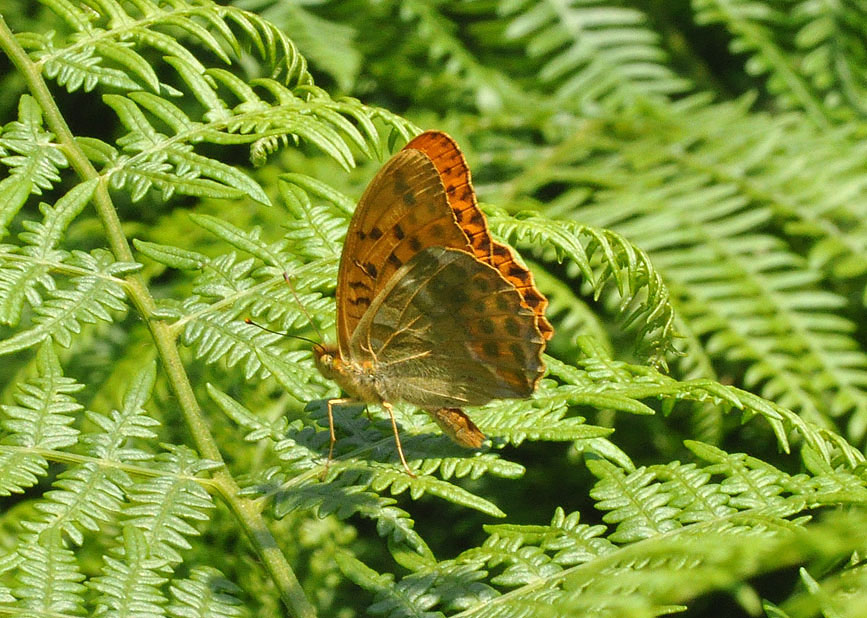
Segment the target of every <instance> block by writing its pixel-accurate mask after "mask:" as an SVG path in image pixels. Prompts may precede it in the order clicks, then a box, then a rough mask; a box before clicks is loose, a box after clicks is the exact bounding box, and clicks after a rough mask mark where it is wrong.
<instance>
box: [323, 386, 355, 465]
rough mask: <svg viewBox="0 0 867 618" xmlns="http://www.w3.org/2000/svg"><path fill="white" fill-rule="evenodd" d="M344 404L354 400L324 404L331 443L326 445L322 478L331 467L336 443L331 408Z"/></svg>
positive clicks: (333, 401)
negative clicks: (326, 450)
mask: <svg viewBox="0 0 867 618" xmlns="http://www.w3.org/2000/svg"><path fill="white" fill-rule="evenodd" d="M344 403H355V400H354V399H349V398H343V399H329V400H328V402H327V404H326V408H327V410H328V433H329V434H330V436H331V443H330V444H329V445H328V459H326V460H325V469H324V470H322V478H325V477H326V476H327V475H328V466H330V465H331V460H332V459H333V457H334V444H335V442H337V436H336V435H335V433H334V412H333V411H332V408H333V406H335V405H340V404H344Z"/></svg>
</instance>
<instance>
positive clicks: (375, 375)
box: [314, 131, 554, 475]
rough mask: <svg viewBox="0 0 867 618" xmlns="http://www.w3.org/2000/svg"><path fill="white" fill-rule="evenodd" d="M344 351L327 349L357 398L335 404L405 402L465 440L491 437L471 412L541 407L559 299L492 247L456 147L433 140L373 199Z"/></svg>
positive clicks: (345, 308)
mask: <svg viewBox="0 0 867 618" xmlns="http://www.w3.org/2000/svg"><path fill="white" fill-rule="evenodd" d="M336 296H337V346H327V345H316V346H315V348H314V360H315V361H316V366H317V368H318V369H319V371H320V372H321V373H322V375H324V376H325V377H327V378H329V379H333V380H334V381H336V382H337V383H338V384H339V385H340V387H341V388H342V389H343V390H344V391H345V392H346V394H347V395H349V398H347V399H338V400H331V401H329V402H328V421H329V426H330V430H331V450H330V451H329V455H328V458H329V461H330V460H331V455H332V451H333V448H334V441H335V434H334V420H333V415H332V405H333V404H336V403H344V402H349V401H356V402H365V403H377V404H380V405H381V406H383V407H384V408H385V409H386V411H388V413H389V416H390V417H391V423H392V428H393V430H394V437H395V441H396V443H397V450H398V454H399V455H400V460H401V463H403V466H404V468H405V469H406V471H407V472H408V473H409V474H410V475H412V471H411V470H410V468H409V465H408V464H407V462H406V458H405V457H404V454H403V449H402V447H401V444H400V436H399V435H398V431H397V424H396V423H395V420H394V413H393V411H392V407H391V404H392V402H396V401H405V402H407V403H410V404H413V405H416V406H418V407H420V408H421V409H423V410H424V411H425V412H427V413H428V414H430V415H431V417H432V418H433V419H434V420H435V421H436V422H437V424H438V425H439V426H440V428H441V429H442V430H443V431H444V432H445V433H446V434H447V435H448V436H449V437H450V438H451V439H452V440H454V441H455V442H457V443H458V444H460V445H462V446H466V447H469V448H478V447H479V446H481V444H482V442H483V440H484V439H485V436H484V434H482V432H481V431H480V430H479V428H478V427H476V425H475V424H474V423H473V421H472V420H470V418H469V417H468V416H467V415H466V414H465V413H464V412H463V410H462V409H461V408H462V407H463V406H477V405H482V404H485V403H487V402H489V401H491V400H492V399H508V398H524V397H529V396H530V395H531V394H532V393H533V391H534V390H535V388H536V385H537V384H538V382H539V380H540V379H541V377H542V374H543V373H544V372H545V365H544V363H543V362H542V351H543V350H544V349H545V343H546V341H547V340H548V339H550V338H551V335H552V334H553V332H554V331H553V328H552V327H551V324H550V323H549V322H548V320H546V319H545V308H546V307H547V305H548V301H547V299H546V298H545V297H544V296H543V295H542V294H541V293H540V292H539V291H538V290H537V289H536V288H535V286H534V285H533V276H532V275H531V274H530V272H529V271H528V270H527V269H526V268H525V267H524V266H522V265H521V264H519V263H518V262H517V261H515V258H514V254H513V253H512V250H511V249H510V248H509V247H508V246H506V245H503V244H500V243H498V242H495V241H494V240H492V239H491V235H490V233H489V232H488V226H487V221H486V219H485V216H484V214H483V213H482V211H481V210H480V209H479V207H478V204H477V202H476V197H475V193H474V191H473V187H472V183H471V181H470V171H469V168H468V167H467V163H466V160H465V159H464V156H463V155H462V154H461V151H460V149H459V148H458V147H457V144H456V143H455V141H454V140H453V139H452V138H451V137H449V136H448V135H446V134H445V133H441V132H438V131H428V132H426V133H422V134H421V135H419V136H418V137H416V138H415V139H413V140H412V141H411V142H409V143H408V144H407V145H406V146H405V147H404V149H403V150H401V151H400V152H399V153H397V154H396V155H395V156H394V157H392V158H391V159H390V160H389V161H388V162H387V163H386V164H385V165H384V166H383V167H382V169H381V170H380V171H379V173H377V175H376V176H375V177H374V179H373V180H372V181H371V182H370V185H368V187H367V190H366V191H365V192H364V195H363V196H362V197H361V201H359V203H358V207H357V208H356V209H355V214H354V215H353V217H352V221H351V222H350V224H349V230H348V232H347V234H346V241H345V243H344V245H343V254H342V256H341V259H340V268H339V271H338V275H337V294H336Z"/></svg>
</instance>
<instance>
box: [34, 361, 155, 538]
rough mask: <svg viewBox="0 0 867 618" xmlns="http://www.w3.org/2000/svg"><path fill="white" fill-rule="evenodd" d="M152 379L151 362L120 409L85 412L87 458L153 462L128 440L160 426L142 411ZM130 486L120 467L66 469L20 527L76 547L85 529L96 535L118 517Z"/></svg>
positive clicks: (146, 437) (148, 435)
mask: <svg viewBox="0 0 867 618" xmlns="http://www.w3.org/2000/svg"><path fill="white" fill-rule="evenodd" d="M155 379H156V366H155V365H154V364H153V363H150V364H149V365H147V366H145V367H144V368H143V369H142V370H141V371H140V372H139V374H138V375H137V376H135V377H134V378H133V379H132V380H131V382H130V385H129V388H128V390H127V392H126V395H125V396H124V400H123V407H122V409H121V410H115V411H113V412H112V413H111V415H109V416H106V415H103V414H98V413H96V412H92V411H87V413H86V415H87V417H88V419H89V420H90V421H92V422H93V423H94V424H95V425H96V427H97V428H98V429H97V431H94V432H87V433H85V434H83V435H82V436H81V443H82V444H83V445H84V446H85V451H86V453H87V454H88V455H91V456H93V457H95V458H97V459H100V460H104V461H110V462H118V463H123V462H129V463H137V462H142V461H147V460H149V459H151V455H150V454H149V453H147V452H146V451H144V450H142V449H141V448H137V447H136V446H133V445H131V444H128V442H129V440H130V439H132V438H140V439H144V440H153V439H154V438H156V434H155V433H154V432H153V430H152V427H154V426H156V425H159V422H158V421H156V420H154V419H152V418H150V417H149V416H148V414H147V412H146V410H145V409H144V408H143V407H142V406H143V405H144V403H145V402H146V401H147V399H148V398H149V397H150V393H151V389H152V388H153V384H154V381H155ZM131 483H132V481H131V479H130V478H129V476H128V474H127V473H126V472H125V471H123V470H122V469H121V468H119V467H112V466H100V465H97V464H96V463H94V462H86V463H83V464H81V465H78V466H73V467H70V468H68V469H67V470H66V471H64V472H62V473H61V474H60V475H59V476H58V479H57V481H55V483H54V487H55V489H52V490H51V491H49V492H47V493H46V494H45V495H44V500H42V501H40V502H37V503H36V505H35V509H36V511H37V515H36V518H35V519H34V520H32V521H25V522H22V525H23V526H24V527H25V528H26V529H27V530H29V531H30V532H33V533H35V534H43V535H44V534H50V533H49V532H46V531H57V532H65V533H66V534H67V535H69V537H70V538H71V539H72V541H73V542H74V543H75V544H77V545H80V544H81V543H82V542H83V540H84V532H83V531H84V530H91V531H95V530H98V529H99V526H100V525H101V524H102V523H104V522H108V521H112V520H113V519H114V518H115V517H116V516H117V514H118V513H119V512H120V511H121V504H122V501H123V500H124V489H123V488H124V487H128V486H129V485H130V484H131Z"/></svg>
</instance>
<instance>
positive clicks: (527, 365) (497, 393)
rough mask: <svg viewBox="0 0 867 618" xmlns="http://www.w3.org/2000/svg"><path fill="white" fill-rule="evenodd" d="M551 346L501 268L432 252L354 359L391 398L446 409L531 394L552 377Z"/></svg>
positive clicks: (377, 311) (380, 301)
mask: <svg viewBox="0 0 867 618" xmlns="http://www.w3.org/2000/svg"><path fill="white" fill-rule="evenodd" d="M544 347H545V340H544V338H543V337H542V335H541V333H540V332H539V328H538V327H537V326H536V320H535V315H534V313H533V311H532V310H530V309H528V308H527V307H525V306H524V305H523V304H522V302H521V295H520V294H519V293H518V291H517V290H516V289H515V286H514V285H512V284H511V283H509V282H508V281H506V280H505V279H504V278H503V277H502V275H500V273H499V272H497V271H496V269H494V268H493V267H491V266H489V265H488V264H485V263H483V262H481V261H479V260H478V259H476V258H475V257H473V256H472V255H471V254H469V253H467V252H464V251H460V250H457V249H447V248H444V247H428V248H427V249H424V250H423V251H421V252H420V253H418V254H417V255H415V256H414V257H413V258H412V259H411V260H410V261H409V262H407V263H406V264H404V265H403V266H402V267H401V268H400V269H399V270H398V271H397V272H396V273H395V274H394V275H393V276H392V278H391V281H389V283H388V285H387V286H386V287H385V288H384V289H383V290H382V291H381V292H380V294H379V295H378V296H377V297H376V298H375V299H374V301H373V303H372V304H371V305H370V307H369V308H368V310H367V312H365V314H364V315H363V316H362V318H361V320H360V321H359V323H358V326H357V328H356V330H355V332H354V334H353V336H352V338H351V340H350V344H349V355H350V359H351V360H353V361H357V362H364V361H370V362H372V363H373V364H374V367H375V371H374V372H373V373H374V375H375V376H376V378H375V379H376V384H377V389H378V390H379V392H380V393H381V394H382V395H383V398H384V399H385V400H387V401H398V400H401V401H406V402H408V403H412V404H415V405H417V406H419V407H422V408H447V407H460V406H464V405H481V404H484V403H487V402H488V401H490V400H491V399H499V398H522V397H527V396H529V395H530V394H531V393H532V392H533V390H534V389H535V387H536V384H537V382H538V381H539V379H540V378H541V377H542V374H543V373H544V371H545V366H544V364H543V363H542V350H543V349H544Z"/></svg>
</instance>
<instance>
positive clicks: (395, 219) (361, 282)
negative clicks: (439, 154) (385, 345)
mask: <svg viewBox="0 0 867 618" xmlns="http://www.w3.org/2000/svg"><path fill="white" fill-rule="evenodd" d="M432 246H437V247H449V248H453V249H461V250H463V251H467V252H472V250H471V248H470V245H469V241H468V240H467V236H466V234H465V233H464V232H463V231H462V230H461V227H460V226H459V225H458V222H457V220H456V219H455V215H454V212H453V211H452V209H451V207H450V206H449V202H448V199H447V198H446V193H445V188H444V186H443V183H442V180H441V179H440V175H439V173H438V172H437V168H436V167H435V166H434V164H433V162H432V161H431V159H430V158H429V157H428V155H427V154H425V153H424V152H421V151H419V150H417V149H408V150H407V149H404V150H402V151H401V152H399V153H397V154H396V155H395V156H394V157H392V158H391V159H390V160H389V161H388V162H387V163H386V164H385V165H384V166H383V167H382V169H380V171H379V172H378V173H377V175H376V176H375V177H374V179H373V180H372V181H371V182H370V184H369V185H368V187H367V189H366V190H365V192H364V195H362V197H361V200H360V201H359V202H358V206H357V207H356V209H355V214H354V215H353V217H352V221H351V222H350V224H349V230H348V231H347V233H346V240H345V241H344V244H343V253H342V255H341V258H340V268H339V270H338V274H337V291H336V296H337V343H338V347H339V349H340V353H341V355H342V356H343V357H344V358H349V356H348V352H349V341H350V339H351V337H352V333H353V332H354V331H355V329H356V327H357V325H358V322H359V321H360V320H361V318H362V316H363V315H364V313H365V311H366V310H367V308H368V307H369V306H370V305H371V304H372V303H373V301H374V300H375V299H376V297H377V295H378V294H379V293H380V292H381V291H382V289H383V288H384V287H385V286H386V285H387V283H388V281H389V279H391V277H392V276H393V275H394V273H395V272H397V270H398V269H399V268H400V267H401V266H403V265H404V264H405V263H406V262H408V261H409V260H410V259H411V258H412V257H413V256H414V255H416V254H417V253H419V252H420V251H422V250H424V249H426V248H427V247H432Z"/></svg>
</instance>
